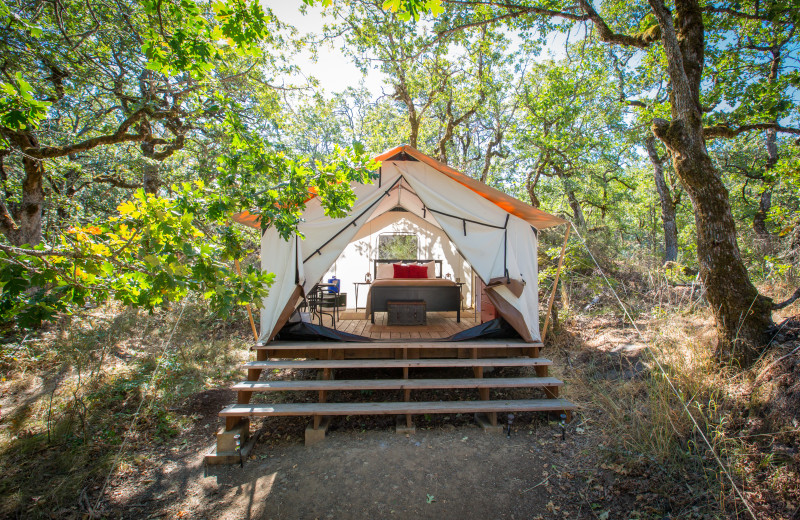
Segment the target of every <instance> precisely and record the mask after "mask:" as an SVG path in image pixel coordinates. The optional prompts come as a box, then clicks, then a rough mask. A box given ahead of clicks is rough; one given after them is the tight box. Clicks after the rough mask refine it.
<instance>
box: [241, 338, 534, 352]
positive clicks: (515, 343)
mask: <svg viewBox="0 0 800 520" xmlns="http://www.w3.org/2000/svg"><path fill="white" fill-rule="evenodd" d="M541 346H542V344H541V343H525V342H524V341H522V340H521V339H519V340H514V339H504V340H483V341H429V340H413V339H412V340H407V341H378V340H375V341H370V342H364V343H355V342H354V343H350V342H346V341H338V342H337V341H275V342H272V343H267V344H266V345H265V344H262V343H259V344H256V345H254V346H253V347H252V349H253V350H363V349H373V350H379V349H386V350H392V349H402V348H419V349H434V348H464V349H471V348H480V349H483V348H530V347H541Z"/></svg>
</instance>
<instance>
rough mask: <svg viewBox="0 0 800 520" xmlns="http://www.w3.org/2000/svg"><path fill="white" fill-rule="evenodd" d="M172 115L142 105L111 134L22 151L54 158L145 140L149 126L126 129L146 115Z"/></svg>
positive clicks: (154, 117) (148, 134) (154, 116)
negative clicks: (104, 146) (146, 127)
mask: <svg viewBox="0 0 800 520" xmlns="http://www.w3.org/2000/svg"><path fill="white" fill-rule="evenodd" d="M173 115H174V112H173V111H172V110H168V111H156V110H153V109H152V108H150V107H143V108H140V109H139V110H137V111H136V112H134V113H133V114H131V115H130V116H129V117H128V118H127V119H126V120H125V121H123V122H122V124H120V125H119V127H118V128H117V130H116V131H115V132H114V133H113V134H109V135H101V136H98V137H93V138H91V139H87V140H85V141H81V142H79V143H75V144H71V145H67V146H37V147H28V148H24V149H23V150H22V152H23V153H24V154H26V155H28V156H30V157H33V158H34V159H55V158H57V157H64V156H66V155H69V154H73V153H79V152H85V151H86V150H91V149H92V148H96V147H97V146H102V145H108V144H116V143H124V142H136V141H146V140H148V139H150V138H151V137H150V133H149V128H148V129H147V130H145V129H140V131H139V133H136V134H131V133H128V130H129V129H130V128H131V127H132V126H133V125H135V124H136V123H138V122H140V121H146V120H147V118H148V117H149V118H151V119H156V120H158V119H164V118H166V117H169V116H173ZM148 126H149V125H148Z"/></svg>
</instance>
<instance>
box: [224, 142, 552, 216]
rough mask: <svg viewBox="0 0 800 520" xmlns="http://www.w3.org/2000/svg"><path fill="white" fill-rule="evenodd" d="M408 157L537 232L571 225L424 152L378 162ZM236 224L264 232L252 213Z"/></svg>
mask: <svg viewBox="0 0 800 520" xmlns="http://www.w3.org/2000/svg"><path fill="white" fill-rule="evenodd" d="M400 154H403V155H407V156H410V157H412V158H413V159H416V160H418V161H420V162H423V163H425V164H427V165H428V166H430V167H431V168H433V169H435V170H437V171H439V172H441V173H442V174H444V175H446V176H448V177H450V178H451V179H453V180H454V181H456V182H458V183H459V184H461V185H463V186H465V187H467V188H469V189H470V190H472V191H473V192H475V193H476V194H478V195H480V196H481V197H483V198H484V199H486V200H488V201H490V202H492V203H494V204H495V205H497V206H498V207H499V208H501V209H503V210H505V211H507V212H508V213H511V214H512V215H515V216H517V217H519V218H521V219H523V220H525V221H526V222H528V223H529V224H530V225H532V226H533V227H535V228H536V229H545V228H548V227H553V226H558V225H560V224H566V223H567V221H566V220H564V219H562V218H559V217H556V216H555V215H550V214H549V213H545V212H544V211H541V210H539V209H536V208H534V207H533V206H531V205H529V204H526V203H524V202H522V201H521V200H518V199H515V198H514V197H512V196H510V195H507V194H505V193H503V192H502V191H499V190H496V189H494V188H492V187H491V186H488V185H486V184H484V183H482V182H481V181H478V180H475V179H473V178H472V177H470V176H468V175H465V174H463V173H461V172H459V171H457V170H454V169H453V168H451V167H449V166H447V165H446V164H444V163H441V162H439V161H437V160H436V159H434V158H432V157H428V156H427V155H425V154H424V153H422V152H420V151H419V150H417V149H416V148H414V147H412V146H409V145H407V144H404V145H400V146H397V147H395V148H392V149H390V150H387V151H385V152H383V153H382V154H380V155H378V156H377V157H375V160H376V161H382V162H385V161H390V160H392V158H393V157H395V156H397V155H400ZM232 218H233V220H234V221H235V222H238V223H239V224H244V225H246V226H250V227H254V228H260V224H259V216H258V215H255V214H253V213H250V212H249V211H244V212H241V213H237V214H235V215H233V217H232Z"/></svg>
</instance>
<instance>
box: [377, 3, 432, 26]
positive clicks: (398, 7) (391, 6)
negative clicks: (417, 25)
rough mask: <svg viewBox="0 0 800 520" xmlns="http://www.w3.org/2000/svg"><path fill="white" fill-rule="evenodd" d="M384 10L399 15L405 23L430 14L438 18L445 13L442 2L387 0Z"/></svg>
mask: <svg viewBox="0 0 800 520" xmlns="http://www.w3.org/2000/svg"><path fill="white" fill-rule="evenodd" d="M383 8H384V9H388V10H391V11H394V12H396V13H397V16H398V18H400V19H401V20H402V21H404V22H408V21H410V20H411V19H412V18H413V19H414V20H419V18H420V16H421V15H422V14H424V13H426V12H430V13H431V14H432V15H433V16H437V15H439V14H441V13H442V12H443V11H444V7H442V0H385V1H384V2H383Z"/></svg>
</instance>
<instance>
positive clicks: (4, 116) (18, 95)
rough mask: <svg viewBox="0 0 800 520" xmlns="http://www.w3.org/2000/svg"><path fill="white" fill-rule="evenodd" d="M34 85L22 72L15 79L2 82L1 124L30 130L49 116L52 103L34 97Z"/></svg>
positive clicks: (0, 98) (15, 128) (16, 128)
mask: <svg viewBox="0 0 800 520" xmlns="http://www.w3.org/2000/svg"><path fill="white" fill-rule="evenodd" d="M33 94H34V93H33V87H31V85H30V84H29V83H28V82H27V81H25V79H23V77H22V73H21V72H17V73H16V75H15V81H13V82H11V83H0V96H2V97H0V125H2V126H5V127H6V128H10V129H12V130H30V129H34V128H36V127H37V126H38V124H39V122H40V121H42V120H43V119H44V118H45V117H47V108H48V107H49V106H50V103H49V102H47V101H38V100H36V99H35V98H34V97H33Z"/></svg>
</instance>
